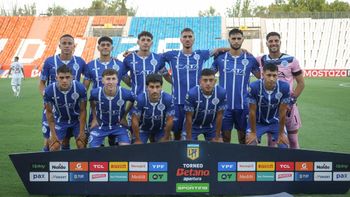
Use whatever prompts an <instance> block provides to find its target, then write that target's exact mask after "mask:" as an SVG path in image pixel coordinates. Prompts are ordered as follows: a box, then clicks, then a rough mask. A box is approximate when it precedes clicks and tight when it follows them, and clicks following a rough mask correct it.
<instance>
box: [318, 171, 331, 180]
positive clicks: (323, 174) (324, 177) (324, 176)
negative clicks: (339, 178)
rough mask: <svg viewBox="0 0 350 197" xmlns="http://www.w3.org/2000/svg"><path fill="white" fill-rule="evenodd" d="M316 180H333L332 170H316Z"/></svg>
mask: <svg viewBox="0 0 350 197" xmlns="http://www.w3.org/2000/svg"><path fill="white" fill-rule="evenodd" d="M314 181H332V172H315V173H314Z"/></svg>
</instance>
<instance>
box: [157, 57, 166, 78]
mask: <svg viewBox="0 0 350 197" xmlns="http://www.w3.org/2000/svg"><path fill="white" fill-rule="evenodd" d="M158 64H159V71H158V72H159V73H160V74H162V71H163V70H164V68H165V58H164V57H163V55H159V63H158Z"/></svg>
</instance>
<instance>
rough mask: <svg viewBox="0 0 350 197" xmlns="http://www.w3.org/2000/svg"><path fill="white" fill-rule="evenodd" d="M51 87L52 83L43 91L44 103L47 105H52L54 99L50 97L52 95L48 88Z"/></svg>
mask: <svg viewBox="0 0 350 197" xmlns="http://www.w3.org/2000/svg"><path fill="white" fill-rule="evenodd" d="M51 89H52V85H50V86H48V87H46V88H45V91H44V103H45V104H49V105H54V100H53V99H52V95H51V92H50V90H51Z"/></svg>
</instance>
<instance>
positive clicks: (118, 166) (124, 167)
mask: <svg viewBox="0 0 350 197" xmlns="http://www.w3.org/2000/svg"><path fill="white" fill-rule="evenodd" d="M109 171H122V172H123V171H124V172H125V171H128V162H109Z"/></svg>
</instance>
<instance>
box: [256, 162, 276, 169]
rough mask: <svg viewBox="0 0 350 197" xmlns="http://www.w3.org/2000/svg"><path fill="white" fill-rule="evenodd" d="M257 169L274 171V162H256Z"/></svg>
mask: <svg viewBox="0 0 350 197" xmlns="http://www.w3.org/2000/svg"><path fill="white" fill-rule="evenodd" d="M256 165H257V171H274V170H275V162H257V164H256Z"/></svg>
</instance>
